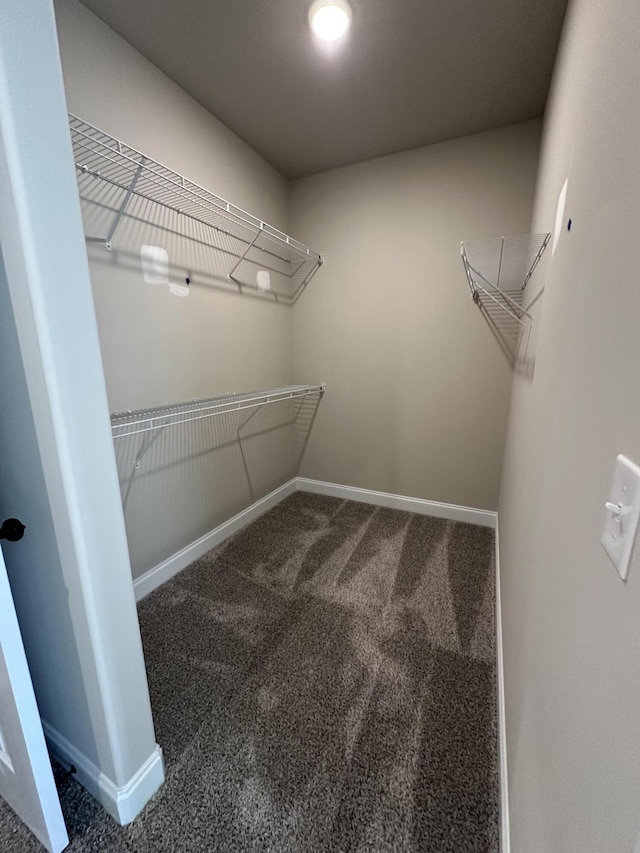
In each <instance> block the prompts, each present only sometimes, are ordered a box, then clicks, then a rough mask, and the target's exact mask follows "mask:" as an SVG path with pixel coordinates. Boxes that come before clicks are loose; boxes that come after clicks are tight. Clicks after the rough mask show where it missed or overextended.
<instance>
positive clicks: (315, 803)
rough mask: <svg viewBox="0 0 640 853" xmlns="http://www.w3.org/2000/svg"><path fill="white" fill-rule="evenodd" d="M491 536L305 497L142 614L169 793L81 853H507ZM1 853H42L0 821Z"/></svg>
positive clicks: (184, 577) (108, 828)
mask: <svg viewBox="0 0 640 853" xmlns="http://www.w3.org/2000/svg"><path fill="white" fill-rule="evenodd" d="M493 567H494V554H493V531H491V530H488V529H486V528H482V527H476V526H472V525H468V524H462V523H457V522H451V521H444V520H440V519H435V518H430V517H427V516H420V515H414V514H412V513H407V512H401V511H398V510H391V509H383V508H379V507H374V506H369V505H366V504H361V503H355V502H351V501H343V500H339V499H336V498H329V497H323V496H318V495H309V494H305V493H297V494H295V495H292V496H291V497H290V498H288V499H287V500H285V501H283V502H282V503H281V504H279V505H278V506H277V507H275V508H274V509H272V510H270V511H269V512H268V513H266V514H265V515H263V516H262V517H261V518H259V519H258V520H256V521H255V522H254V523H253V524H251V525H250V526H248V527H246V528H245V529H243V530H242V531H240V532H239V533H237V534H236V535H235V536H234V537H233V538H231V539H229V540H227V542H225V543H223V544H222V545H221V546H219V547H218V548H216V549H214V550H213V551H211V552H209V553H208V554H207V555H206V556H205V557H203V558H202V559H200V560H198V561H196V562H195V563H193V564H192V565H191V566H190V567H189V568H188V569H186V570H185V571H184V572H182V573H181V574H179V575H177V576H176V577H175V578H174V579H172V580H171V581H170V582H168V583H166V584H165V585H164V586H162V587H161V588H160V589H158V590H156V591H155V592H154V593H152V594H151V595H149V596H148V597H147V598H146V599H145V600H144V601H142V602H141V603H140V605H139V615H140V626H141V631H142V639H143V644H144V650H145V659H146V663H147V671H148V677H149V687H150V692H151V701H152V706H153V713H154V720H155V725H156V737H157V740H158V742H159V743H160V744H161V746H162V747H163V749H164V753H165V758H166V765H167V767H166V770H167V782H166V784H165V786H164V787H163V788H162V789H161V790H160V791H159V792H158V794H157V795H156V796H155V797H154V798H153V799H152V801H151V802H150V803H149V804H148V805H147V807H146V808H145V809H144V811H143V813H142V814H141V815H140V816H139V817H138V818H137V819H136V820H135V821H134V822H133V823H132V824H131V825H130V826H128V827H119V826H117V825H116V824H115V823H114V821H113V820H111V818H109V817H108V816H107V815H106V814H105V813H104V812H102V811H101V809H100V808H99V807H98V806H97V805H96V804H95V803H94V801H93V800H92V799H91V798H90V797H89V796H88V795H87V794H86V792H84V790H83V789H82V788H80V786H79V785H78V784H77V783H76V782H75V781H74V780H73V779H69V778H62V776H61V775H60V774H59V787H60V791H61V798H62V803H63V810H64V812H65V817H66V819H67V823H68V827H69V834H70V837H71V846H70V848H69V849H70V850H72V851H98V850H100V851H106V850H108V851H145V853H146V851H148V852H149V853H151V851H212V850H221V851H247V853H248V852H249V851H283V853H289V851H290V853H294V851H295V852H296V853H297V852H298V851H309V853H312V851H313V853H315V851H318V853H320V851H322V853H333V852H334V851H335V853H338V851H340V853H343V851H344V853H346V851H350V852H351V851H353V853H355V851H376V853H377V852H378V851H380V853H383V851H433V853H448V851H451V853H472V851H481V852H482V853H489V851H497V850H498V849H499V844H498V777H497V725H496V714H497V712H496V672H495V631H494V603H495V583H494V568H493ZM0 848H1V849H2V850H3V851H16V853H17V851H20V853H21V851H27V850H37V849H39V846H38V844H37V843H36V842H33V841H32V840H31V838H30V836H29V834H28V833H27V832H26V831H25V830H23V828H22V827H21V826H20V824H19V823H18V822H17V821H15V819H14V818H13V817H12V816H11V815H10V814H9V813H8V812H7V810H6V808H4V807H3V808H2V809H0Z"/></svg>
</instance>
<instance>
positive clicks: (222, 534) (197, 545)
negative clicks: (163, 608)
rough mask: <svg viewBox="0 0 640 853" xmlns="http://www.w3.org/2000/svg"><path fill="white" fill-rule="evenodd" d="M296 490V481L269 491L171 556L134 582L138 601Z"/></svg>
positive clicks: (290, 481)
mask: <svg viewBox="0 0 640 853" xmlns="http://www.w3.org/2000/svg"><path fill="white" fill-rule="evenodd" d="M295 491H296V479H295V478H294V479H292V480H289V482H288V483H285V484H284V485H282V486H280V487H279V488H277V489H274V491H273V492H269V494H268V495H265V497H263V498H261V499H260V500H259V501H256V502H255V503H254V504H251V506H248V507H247V508H246V509H244V510H242V512H239V513H238V514H237V515H234V516H233V518H230V519H229V520H228V521H225V522H224V523H223V524H220V525H218V527H215V528H214V529H213V530H210V531H209V533H205V535H204V536H201V537H200V538H199V539H196V541H195V542H192V543H191V544H190V545H187V546H186V548H182V549H181V550H180V551H178V552H177V553H176V554H173V555H172V556H171V557H167V559H166V560H163V561H162V562H161V563H158V565H157V566H154V567H153V568H152V569H149V571H148V572H145V573H144V574H143V575H141V576H140V577H139V578H137V579H136V580H135V581H134V582H133V589H134V592H135V596H136V601H140V599H142V598H144V597H145V595H148V594H149V593H150V592H153V590H154V589H157V588H158V587H159V586H162V584H163V583H165V582H166V581H168V580H169V579H170V578H172V577H173V576H174V575H177V574H178V572H181V571H182V569H185V568H186V567H187V566H188V565H189V564H190V563H193V561H194V560H197V559H198V558H199V557H202V556H203V555H204V554H206V553H207V551H210V550H211V549H212V548H215V547H216V545H219V544H220V543H221V542H224V540H225V539H228V538H229V536H232V535H233V534H234V533H237V532H238V530H241V529H242V528H243V527H245V526H246V525H247V524H249V523H250V522H252V521H254V520H255V519H256V518H258V516H260V515H262V514H263V513H265V512H266V511H267V510H268V509H271V507H274V506H275V505H276V504H279V503H280V501H283V500H284V499H285V498H286V497H288V496H289V495H292V494H293V493H294V492H295Z"/></svg>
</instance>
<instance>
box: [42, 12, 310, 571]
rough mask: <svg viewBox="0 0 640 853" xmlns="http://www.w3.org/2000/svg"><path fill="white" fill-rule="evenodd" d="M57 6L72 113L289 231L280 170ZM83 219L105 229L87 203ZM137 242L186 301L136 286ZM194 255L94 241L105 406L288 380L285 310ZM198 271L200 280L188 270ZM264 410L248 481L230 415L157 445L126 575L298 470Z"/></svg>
mask: <svg viewBox="0 0 640 853" xmlns="http://www.w3.org/2000/svg"><path fill="white" fill-rule="evenodd" d="M55 8H56V18H57V23H58V31H59V40H60V51H61V56H62V65H63V72H64V79H65V88H66V94H67V101H68V106H69V110H70V112H72V113H75V114H76V115H78V116H79V117H81V118H83V119H85V120H87V121H88V122H90V123H92V124H94V125H96V126H97V127H99V128H101V129H102V130H105V131H106V132H108V133H110V134H112V135H114V136H116V137H118V138H120V139H122V140H123V141H124V142H126V143H128V144H130V145H132V146H133V147H135V148H137V149H139V150H141V151H143V152H144V153H145V154H148V155H149V156H150V157H152V158H154V159H156V160H159V161H160V162H161V163H163V164H165V165H166V166H168V167H169V168H172V169H174V170H176V171H178V172H180V173H182V174H185V175H186V176H187V177H189V178H190V179H191V180H193V181H196V182H197V183H200V184H201V185H203V186H205V187H207V188H209V189H211V190H212V191H214V192H216V193H217V194H219V195H220V196H222V197H223V198H227V199H229V201H231V202H233V203H234V204H236V205H238V206H239V207H242V208H244V209H245V210H248V211H249V212H250V213H252V214H254V215H256V216H259V217H261V218H262V219H264V220H265V221H267V222H269V223H270V224H272V225H274V226H276V227H278V228H281V229H283V230H288V221H287V184H286V181H285V180H284V178H282V176H281V175H280V174H279V173H277V172H276V171H275V170H274V169H273V168H272V167H271V166H269V165H268V164H267V163H266V162H265V161H264V160H263V159H262V158H261V157H260V156H259V155H258V154H256V153H255V152H254V151H253V150H252V149H251V148H249V147H248V146H247V145H246V144H245V143H243V142H242V141H241V140H240V139H239V138H238V137H236V136H235V135H234V134H232V133H231V132H230V131H229V130H228V129H227V128H225V127H224V126H223V125H222V124H221V123H220V122H218V121H217V120H216V119H215V118H214V117H213V116H211V115H210V114H209V113H207V112H206V111H205V110H204V109H203V108H202V107H200V106H199V105H198V104H197V103H196V102H195V101H193V100H192V99H191V98H190V97H188V96H187V95H186V94H185V93H184V92H183V91H182V90H181V89H180V88H179V87H178V86H176V85H175V84H174V83H172V82H171V81H170V80H169V79H168V78H167V77H166V76H165V75H163V74H162V73H161V72H160V71H158V70H157V69H156V68H155V67H154V66H153V65H151V63H149V62H148V61H147V60H145V59H144V58H143V57H142V56H141V55H140V54H139V53H138V52H137V51H135V50H134V49H133V48H132V47H131V46H130V45H128V44H127V43H126V42H125V41H124V40H123V39H121V38H120V37H119V36H117V35H116V34H115V33H114V32H113V31H112V30H111V29H109V28H108V27H107V26H106V25H105V24H103V23H102V22H101V21H100V20H99V19H98V18H97V17H95V16H94V15H93V14H92V13H91V12H89V11H88V10H87V9H86V8H85V7H84V6H82V5H81V4H80V3H78V2H77V0H59V1H58V0H57V1H56V5H55ZM134 212H136V213H142V212H143V211H142V210H141V209H140V207H138V208H137V209H135V210H134ZM85 214H86V217H88V218H89V221H90V222H91V224H92V226H93V227H94V229H95V230H96V231H97V232H99V233H103V232H100V225H101V224H103V223H104V220H103V222H102V223H101V222H100V218H99V217H97V218H96V214H95V210H91V209H90V210H88V211H85ZM91 217H93V219H92V218H91ZM294 236H295V234H294ZM143 243H151V244H160V245H165V246H166V247H167V248H168V250H169V254H170V258H171V260H172V264H175V268H173V269H172V272H173V277H174V279H175V280H179V279H180V277H181V276H183V275H184V274H185V272H186V271H189V272H191V274H192V278H193V280H194V283H193V284H192V286H191V294H190V296H189V298H188V299H178V298H175V297H173V296H171V295H170V294H169V292H168V289H167V288H166V287H160V288H158V287H154V286H152V285H146V284H145V283H144V281H143V277H142V274H141V269H140V262H139V249H140V245H141V244H143ZM194 254H195V258H194ZM201 254H202V253H201V252H200V251H199V250H198V251H195V252H194V248H193V246H192V245H188V246H186V247H185V241H184V240H183V241H180V240H177V239H175V238H172V237H170V236H168V235H167V234H166V233H162V232H160V231H159V230H158V229H156V228H153V227H151V226H149V225H142V224H140V223H131V222H125V223H123V225H122V226H121V227H120V230H119V231H118V233H117V235H116V237H115V239H114V251H113V252H112V253H109V252H106V251H105V250H104V248H102V247H101V246H95V247H92V248H91V250H90V253H89V257H90V268H91V278H92V284H93V292H94V300H95V305H96V314H97V318H98V326H99V332H100V342H101V348H102V356H103V362H104V370H105V376H106V382H107V393H108V398H109V405H110V408H111V410H119V411H122V410H128V409H137V408H143V407H147V406H154V405H159V404H163V403H169V402H177V401H182V400H190V399H192V398H202V397H210V396H213V395H216V394H225V393H228V392H243V391H252V390H256V389H261V388H266V387H279V386H282V385H286V384H289V383H290V382H291V378H292V331H291V322H292V316H291V308H290V307H288V306H286V305H283V304H276V303H275V302H274V300H273V299H271V298H256V297H255V296H253V295H251V294H249V293H245V294H242V295H241V294H239V293H238V292H237V290H235V289H230V288H229V286H228V285H227V284H226V282H225V280H224V277H225V274H226V271H227V268H226V267H225V266H224V264H223V263H222V261H221V262H220V264H219V266H218V267H215V268H212V267H211V266H210V265H209V266H208V265H207V261H208V260H210V259H207V258H205V259H204V260H202V257H201ZM218 260H220V259H218ZM194 265H195V267H196V270H195V271H194V269H193V267H194ZM201 267H203V268H205V267H206V269H204V272H206V273H207V275H202V274H200V275H199V274H198V271H199V270H200V268H201ZM268 408H269V412H268V413H267V412H266V411H265V414H264V417H261V418H256V419H255V421H254V422H252V427H253V438H251V439H250V447H249V448H247V449H246V455H247V456H248V457H249V467H250V471H249V474H250V477H251V480H252V482H251V485H250V483H249V480H248V478H247V475H246V473H245V469H244V465H243V461H242V456H241V454H240V450H239V446H238V443H237V441H235V430H236V427H237V425H238V421H237V419H236V420H233V419H231V420H226V421H224V422H223V420H222V419H217V420H216V421H215V422H211V424H210V428H209V429H207V430H204V429H200V430H195V429H190V430H183V431H181V432H180V434H177V433H174V434H173V435H172V436H171V438H170V439H169V437H168V436H167V437H166V439H165V438H164V437H163V439H162V440H161V441H159V442H157V443H156V445H154V449H153V453H150V454H149V455H148V456H146V457H145V460H144V462H143V463H142V465H141V468H140V469H139V471H137V472H136V477H135V481H134V486H133V488H132V492H131V495H130V499H129V502H128V503H127V508H126V521H127V531H128V538H129V547H130V553H131V561H132V565H133V572H134V576H138V575H140V574H142V573H143V572H144V571H145V570H146V569H148V568H150V567H152V566H154V565H155V564H157V563H158V562H159V561H160V560H162V559H163V558H165V557H168V556H170V555H171V554H173V553H174V552H176V551H177V550H179V548H181V547H183V546H184V545H187V544H189V543H190V542H192V541H193V540H194V539H196V538H197V537H199V536H200V535H202V534H204V533H207V532H208V531H209V530H211V529H212V528H213V527H215V526H216V524H218V523H220V522H222V521H223V520H225V519H227V518H229V517H230V516H231V515H233V514H234V513H235V512H237V511H239V510H240V509H242V508H244V507H245V506H247V505H248V504H250V503H251V502H252V501H253V500H254V499H256V498H257V497H260V496H261V495H263V494H265V493H266V492H268V491H270V490H271V489H273V488H274V487H276V486H278V485H280V484H281V483H282V482H284V481H285V480H288V479H289V478H290V477H291V476H292V475H293V474H294V473H295V458H294V457H295V453H294V449H293V445H292V441H291V435H290V429H289V428H280V429H279V428H277V424H278V423H284V422H286V421H287V420H288V419H289V414H290V412H289V410H288V409H287V408H285V407H279V406H271V407H268ZM242 414H245V413H242ZM272 427H276V428H275V429H271V428H272ZM136 441H137V439H136ZM126 444H127V446H125V442H121V443H120V444H119V446H118V459H119V463H120V464H119V471H120V476H121V481H122V485H123V488H126V483H127V480H128V477H129V475H130V472H131V464H132V460H133V459H134V458H135V454H136V453H137V451H138V449H139V447H138V445H136V446H134V445H133V444H132V443H131V441H129V442H127V443H126ZM252 488H253V491H252Z"/></svg>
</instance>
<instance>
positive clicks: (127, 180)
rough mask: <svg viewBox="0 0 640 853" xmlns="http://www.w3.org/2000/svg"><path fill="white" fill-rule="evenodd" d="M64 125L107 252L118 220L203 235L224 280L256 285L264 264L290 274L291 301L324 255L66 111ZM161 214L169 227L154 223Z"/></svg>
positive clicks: (198, 237)
mask: <svg viewBox="0 0 640 853" xmlns="http://www.w3.org/2000/svg"><path fill="white" fill-rule="evenodd" d="M69 127H70V131H71V141H72V145H73V153H74V160H75V165H76V172H77V177H78V186H79V191H80V197H81V200H82V201H83V206H86V205H91V204H93V205H94V206H96V207H97V208H98V209H99V210H101V211H102V213H103V215H102V217H99V219H100V225H99V226H98V227H99V228H102V229H104V230H103V232H102V233H99V234H97V235H95V234H87V240H88V241H89V242H97V243H104V244H105V246H106V248H107V249H109V250H110V249H111V248H112V241H113V238H114V236H115V234H116V231H117V230H118V228H119V226H120V224H121V222H122V220H123V218H130V219H131V220H133V221H137V222H139V221H146V222H150V223H152V224H156V225H158V227H167V230H171V231H172V232H173V233H180V234H181V236H183V237H187V238H189V237H191V238H192V239H194V240H195V241H196V242H197V243H202V242H203V237H204V239H205V242H207V243H208V244H210V245H211V246H212V247H213V248H215V249H219V250H220V252H222V253H224V254H225V255H227V256H230V257H231V259H232V263H229V265H228V268H227V270H226V277H227V278H228V280H229V281H232V282H234V283H236V284H239V285H243V286H249V287H256V285H255V275H256V270H257V269H259V268H263V269H268V270H270V271H272V272H275V273H277V274H278V275H279V276H283V277H284V278H286V279H288V280H289V282H290V287H289V289H288V291H287V292H286V293H285V294H284V296H286V297H287V299H288V300H289V301H291V302H293V301H294V300H295V299H296V298H297V296H298V295H299V294H300V292H301V291H302V290H303V289H304V287H305V286H306V285H307V284H308V283H309V281H311V279H312V278H313V276H314V275H315V273H316V272H317V271H318V269H319V268H320V266H321V265H322V263H323V260H324V259H323V256H322V255H319V254H318V253H317V252H313V251H312V250H311V249H309V248H308V246H305V245H304V244H303V243H300V242H299V241H297V240H294V239H293V238H292V237H289V236H288V235H287V234H284V233H283V232H282V231H279V230H278V229H277V228H274V227H273V226H271V225H269V224H267V223H266V222H263V221H262V220H261V219H258V218H257V217H255V216H252V215H251V214H250V213H247V212H246V211H244V210H242V209H241V208H239V207H236V206H235V205H234V204H231V203H230V202H228V201H225V199H223V198H220V197H219V196H217V195H215V194H214V193H212V192H210V191H209V190H206V189H205V188H204V187H201V186H199V185H198V184H196V183H194V182H193V181H190V180H188V179H187V178H185V177H183V176H182V175H179V174H178V173H176V172H173V171H172V170H171V169H168V168H167V167H166V166H163V165H162V164H161V163H158V162H156V161H155V160H152V159H151V158H150V157H147V156H145V155H144V154H142V153H140V152H139V151H137V150H136V149H135V148H131V146H129V145H126V144H125V143H123V142H121V141H120V140H118V139H115V138H114V137H112V136H110V135H109V134H107V133H104V132H103V131H101V130H99V129H98V128H96V127H94V126H93V125H91V124H89V123H88V122H86V121H83V120H82V119H80V118H78V117H77V116H74V115H72V114H71V113H69ZM147 202H151V203H152V205H151V206H149V205H148V204H147ZM154 210H155V211H156V215H155V216H154ZM162 212H164V216H165V217H166V216H169V218H170V227H169V226H167V225H166V223H165V224H164V226H163V225H159V218H160V217H159V216H158V213H162ZM87 218H88V217H86V216H85V227H86V220H87ZM178 220H179V221H180V223H181V225H177V224H176V222H177V221H178ZM94 221H95V217H94ZM189 222H190V223H191V226H192V227H191V230H189V228H188V227H187V224H186V223H189ZM201 226H205V228H204V232H203V229H202V227H201ZM280 295H283V294H280Z"/></svg>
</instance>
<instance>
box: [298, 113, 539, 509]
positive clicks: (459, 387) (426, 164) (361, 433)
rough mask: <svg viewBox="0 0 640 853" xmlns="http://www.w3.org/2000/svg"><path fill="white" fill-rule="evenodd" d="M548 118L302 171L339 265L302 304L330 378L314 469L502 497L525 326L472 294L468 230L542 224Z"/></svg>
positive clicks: (301, 368) (399, 489) (305, 347)
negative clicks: (487, 308)
mask: <svg viewBox="0 0 640 853" xmlns="http://www.w3.org/2000/svg"><path fill="white" fill-rule="evenodd" d="M540 127H541V126H540V123H539V122H538V121H533V122H526V123H523V124H519V125H514V126H511V127H506V128H503V129H500V130H496V131H491V132H489V133H482V134H478V135H475V136H469V137H466V138H464V139H458V140H454V141H451V142H445V143H443V144H440V145H433V146H430V147H428V148H422V149H418V150H415V151H410V152H407V153H402V154H397V155H394V156H391V157H383V158H381V159H377V160H373V161H370V162H367V163H362V164H359V165H356V166H350V167H347V168H342V169H336V170H334V171H331V172H327V173H324V174H321V175H316V176H313V177H310V178H305V179H301V180H297V181H295V182H293V184H292V187H291V223H292V226H291V227H292V229H293V230H294V232H295V233H296V234H297V235H298V237H299V239H301V240H303V241H307V242H310V244H311V245H317V246H318V247H319V251H323V252H325V253H326V269H327V274H326V275H324V276H323V279H322V282H318V286H317V287H310V288H309V290H308V291H307V292H306V293H305V295H304V298H303V299H301V300H299V302H298V303H297V304H296V306H295V308H294V358H293V361H294V369H295V375H296V378H297V379H298V380H302V379H303V377H306V376H309V377H312V378H314V379H315V380H322V381H326V382H327V383H328V387H329V389H330V393H328V394H327V395H326V397H325V399H324V401H323V404H322V406H321V408H320V411H319V413H318V418H317V420H316V425H315V428H314V431H313V434H312V435H311V438H310V442H309V447H308V450H307V454H306V457H305V462H304V464H303V468H302V471H301V474H302V475H303V476H307V477H313V478H318V479H320V480H328V481H330V482H334V483H342V484H345V485H349V486H358V487H361V488H367V489H375V490H379V491H383V492H392V493H395V494H401V495H410V496H412V497H419V498H426V499H429V500H436V501H445V502H449V503H454V504H461V505H463V506H471V507H479V508H482V509H489V510H495V509H496V508H497V503H498V489H499V481H500V468H501V464H502V451H503V444H504V436H505V427H506V418H507V411H508V405H509V393H510V386H511V372H512V367H511V356H512V353H513V349H514V345H515V336H514V332H515V329H514V328H513V324H509V323H508V322H507V323H505V318H506V315H504V316H498V317H497V318H494V320H496V319H497V323H498V324H499V329H497V330H495V329H493V330H492V327H491V325H490V323H489V322H488V318H486V317H483V315H482V314H481V313H480V311H479V310H478V309H477V308H476V306H475V305H473V303H472V302H471V298H470V295H469V290H468V288H467V285H466V278H465V274H464V270H463V267H462V263H461V260H460V241H461V240H462V239H464V240H473V239H481V238H484V237H495V236H499V235H502V234H521V233H527V232H528V231H529V225H530V218H531V205H532V201H533V190H534V186H535V176H536V168H537V162H538V146H539V137H540Z"/></svg>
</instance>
